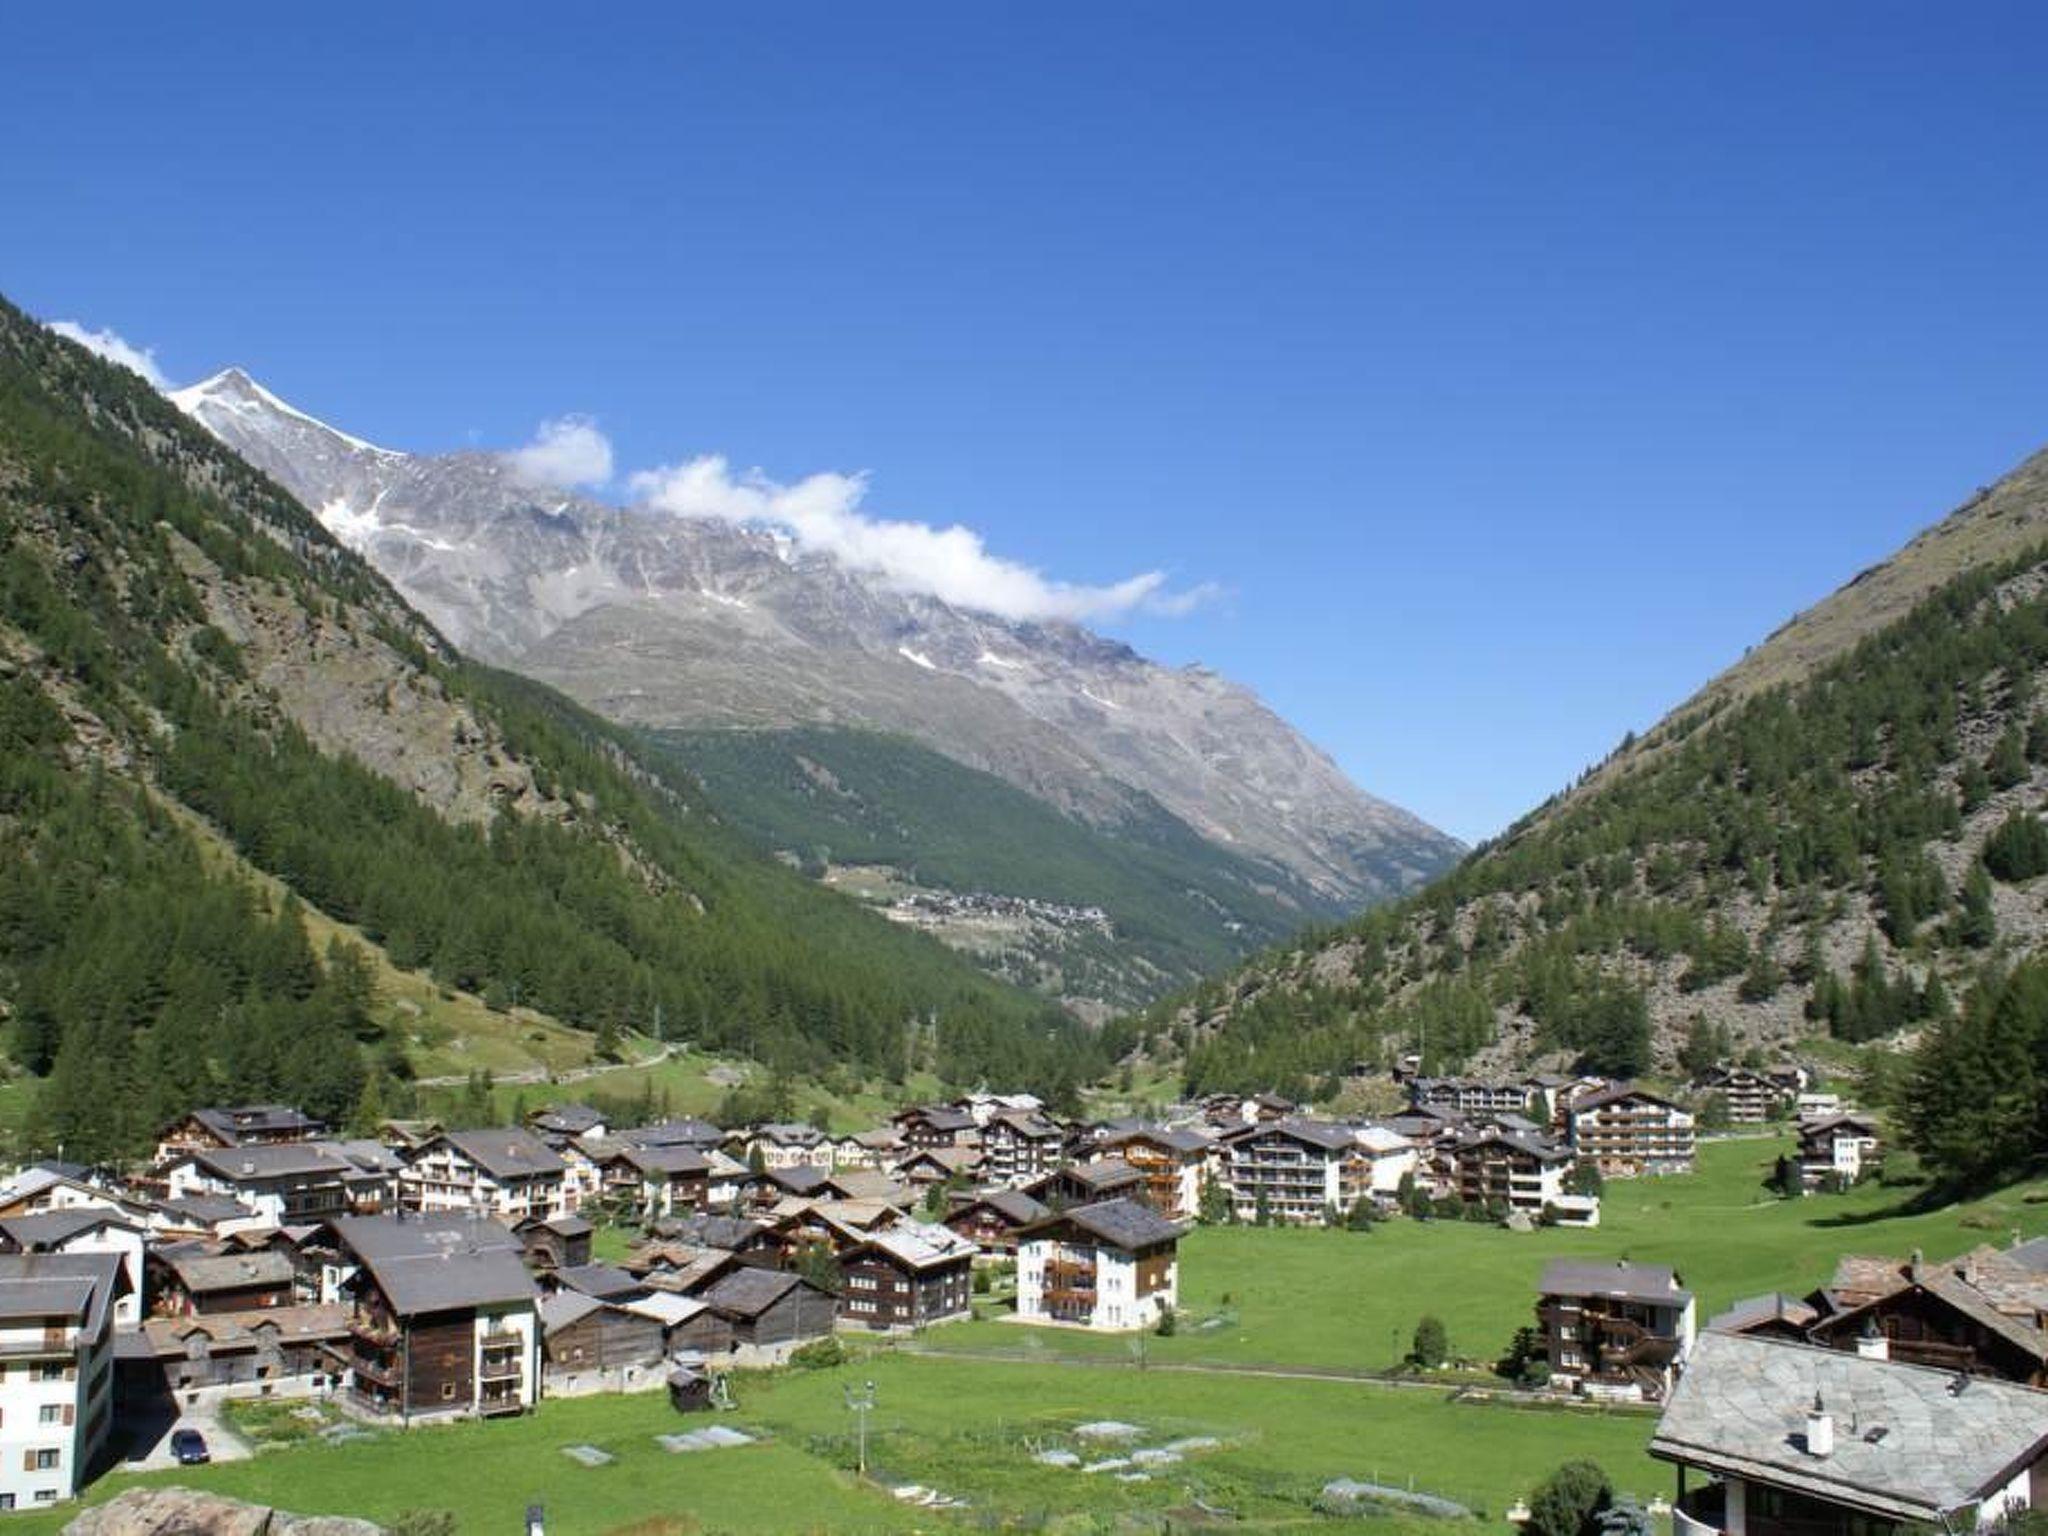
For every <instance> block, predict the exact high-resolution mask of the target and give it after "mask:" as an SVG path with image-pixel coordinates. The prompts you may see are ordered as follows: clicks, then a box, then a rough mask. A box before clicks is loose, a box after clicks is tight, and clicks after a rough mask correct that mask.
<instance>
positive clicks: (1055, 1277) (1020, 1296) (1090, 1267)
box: [1017, 1238, 1180, 1332]
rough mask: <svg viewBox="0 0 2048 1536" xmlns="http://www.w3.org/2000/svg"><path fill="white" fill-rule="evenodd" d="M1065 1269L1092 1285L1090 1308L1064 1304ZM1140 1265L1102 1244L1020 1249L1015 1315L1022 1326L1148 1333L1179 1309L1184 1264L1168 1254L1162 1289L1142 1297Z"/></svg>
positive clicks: (1039, 1244) (1040, 1241) (1047, 1241)
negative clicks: (1055, 1325) (1083, 1276)
mask: <svg viewBox="0 0 2048 1536" xmlns="http://www.w3.org/2000/svg"><path fill="white" fill-rule="evenodd" d="M1062 1264H1066V1265H1070V1266H1074V1271H1073V1272H1074V1273H1086V1274H1087V1275H1088V1276H1089V1278H1091V1279H1092V1280H1093V1290H1094V1298H1093V1304H1092V1306H1090V1307H1087V1308H1082V1309H1078V1310H1076V1309H1073V1308H1069V1307H1065V1306H1063V1305H1062V1301H1061V1291H1062V1287H1061V1283H1060V1282H1061V1278H1062V1277H1061V1275H1060V1274H1059V1273H1058V1267H1059V1266H1060V1265H1062ZM1138 1286H1139V1261H1138V1260H1137V1259H1136V1258H1134V1257H1133V1256H1132V1255H1130V1254H1128V1253H1125V1252H1123V1251H1122V1250H1121V1249H1117V1248H1111V1247H1108V1246H1106V1245H1103V1244H1080V1243H1071V1242H1059V1241H1055V1240H1053V1239H1051V1238H1036V1239H1032V1240H1030V1241H1027V1242H1025V1243H1022V1244H1020V1245H1019V1247H1018V1249H1017V1316H1018V1318H1019V1319H1020V1320H1022V1321H1024V1322H1033V1323H1067V1324H1070V1325H1072V1326H1075V1327H1082V1328H1093V1329H1097V1330H1100V1331H1103V1332H1127V1331H1130V1330H1133V1329H1138V1328H1149V1327H1151V1326H1153V1325H1154V1324H1155V1323H1157V1322H1158V1321H1159V1319H1160V1318H1161V1316H1163V1315H1164V1314H1165V1313H1167V1312H1169V1311H1171V1310H1173V1308H1174V1307H1176V1306H1178V1305H1179V1299H1180V1259H1179V1257H1178V1255H1169V1256H1168V1258H1167V1261H1166V1273H1165V1279H1164V1282H1163V1284H1157V1285H1155V1286H1154V1288H1153V1289H1152V1291H1151V1292H1150V1293H1149V1294H1146V1295H1140V1294H1139V1290H1138Z"/></svg>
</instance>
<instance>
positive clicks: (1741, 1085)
mask: <svg viewBox="0 0 2048 1536" xmlns="http://www.w3.org/2000/svg"><path fill="white" fill-rule="evenodd" d="M1801 1076H1802V1077H1803V1076H1804V1074H1803V1073H1802V1074H1801ZM1692 1086H1693V1091H1694V1092H1695V1093H1698V1094H1701V1095H1706V1094H1713V1095H1714V1096H1715V1097H1717V1098H1719V1099H1720V1101H1721V1103H1722V1104H1723V1105H1724V1106H1725V1107H1726V1109H1727V1112H1728V1123H1729V1124H1730V1125H1762V1124H1763V1123H1764V1122H1765V1121H1766V1120H1769V1119H1770V1118H1771V1116H1772V1115H1773V1114H1776V1113H1779V1112H1781V1111H1783V1110H1784V1109H1785V1108H1786V1107H1787V1106H1788V1105H1790V1104H1791V1102H1792V1096H1793V1095H1794V1094H1795V1093H1797V1092H1798V1091H1799V1089H1798V1087H1797V1086H1791V1087H1788V1086H1786V1084H1785V1083H1784V1082H1783V1081H1782V1080H1780V1079H1779V1078H1776V1077H1773V1076H1770V1075H1769V1074H1766V1073H1763V1072H1759V1071H1756V1070H1755V1069H1754V1068H1751V1067H1715V1068H1714V1069H1713V1070H1712V1071H1709V1072H1703V1073H1701V1074H1700V1075H1699V1077H1697V1078H1695V1079H1694V1080H1693V1084H1692Z"/></svg>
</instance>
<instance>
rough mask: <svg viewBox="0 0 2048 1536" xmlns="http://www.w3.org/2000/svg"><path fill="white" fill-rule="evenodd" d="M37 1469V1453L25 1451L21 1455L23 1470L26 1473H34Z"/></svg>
mask: <svg viewBox="0 0 2048 1536" xmlns="http://www.w3.org/2000/svg"><path fill="white" fill-rule="evenodd" d="M35 1469H36V1453H35V1452H34V1451H23V1452H22V1453H21V1470H22V1471H24V1472H33V1471H35Z"/></svg>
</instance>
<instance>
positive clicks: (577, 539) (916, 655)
mask: <svg viewBox="0 0 2048 1536" xmlns="http://www.w3.org/2000/svg"><path fill="white" fill-rule="evenodd" d="M172 399H173V400H174V401H175V402H176V403H177V404H178V405H179V406H180V407H181V408H182V409H183V410H185V411H186V412H187V413H188V414H189V415H191V416H192V417H194V418H195V419H196V420H198V421H199V422H201V423H202V424H204V425H205V426H206V427H207V428H208V429H209V430H210V431H212V432H213V433H215V434H216V435H217V436H218V437H220V438H221V440H222V441H224V442H225V443H227V444H228V445H229V446H231V447H233V448H234V449H235V450H236V452H238V453H239V454H241V455H242V456H243V457H245V458H247V459H248V460H249V461H250V462H251V463H253V464H255V465H257V466H258V467H260V468H261V469H263V470H264V471H265V472H266V473H268V474H270V475H271V476H273V477H274V478H275V479H277V480H278V481H279V482H280V483H281V484H283V485H285V486H286V487H287V488H289V489H290V490H292V491H293V492H294V494H295V495H297V496H298V497H299V498H300V499H301V500H302V501H304V502H305V503H306V505H307V506H308V507H310V508H311V509H313V511H314V512H315V513H316V515H317V516H318V517H319V518H320V520H321V521H322V523H323V524H324V525H325V526H326V527H327V528H328V529H329V530H330V531H332V532H333V533H334V534H335V535H336V536H337V537H338V538H340V539H341V540H342V541H343V542H345V543H346V544H348V545H349V546H350V547H351V548H354V549H357V550H359V551H361V552H362V553H363V554H364V555H365V556H366V557H367V558H368V559H369V560H370V561H371V562H372V563H373V564H374V565H375V566H376V567H377V569H378V570H379V571H380V572H381V573H382V574H383V575H385V576H386V577H387V578H388V579H389V580H390V581H391V582H392V583H393V585H394V586H395V587H396V588H397V589H398V590H399V591H400V592H401V593H402V594H403V595H404V596H405V597H406V598H407V600H408V601H410V602H411V603H412V604H414V605H415V606H416V607H417V608H418V609H419V610H420V611H421V612H422V613H424V614H425V615H426V616H427V617H428V618H429V619H431V620H432V621H433V623H434V624H435V625H436V626H437V627H438V628H439V629H440V630H441V632H442V633H443V634H445V635H447V636H448V637H449V638H450V639H451V640H453V641H454V642H455V643H456V644H457V645H458V646H460V647H462V648H463V649H464V650H465V651H468V652H470V653H472V654H475V655H477V656H479V657H481V658H483V659H485V660H488V661H491V662H494V663H497V664H500V665H505V666H509V667H511V668H513V669H515V670H517V671H520V672H522V673H525V674H526V675H529V676H532V677H536V678H539V679H541V680H543V681H546V682H549V683H552V684H554V685H556V686H558V687H561V688H563V689H564V690H565V691H567V692H568V693H570V694H571V695H572V696H574V697H576V698H577V699H579V700H580V701H582V702H583V703H585V704H587V705H589V706H590V707H592V708H595V709H597V710H598V711H599V712H600V713H602V714H605V715H606V716H608V717H609V718H612V719H615V720H619V721H623V722H627V723H631V724H636V725H644V726H656V727H695V728H702V727H706V726H712V727H725V726H734V727H750V728H783V727H795V726H812V725H833V726H858V727H864V728H870V729H876V730H882V731H889V732H897V733H901V734H904V735H907V736H910V737H912V738H914V739H917V740H919V741H922V742H924V743H925V744H926V745H928V746H930V747H932V748H934V749H935V750H938V751H940V752H943V753H945V754H946V755H948V756H951V757H953V758H954V759H955V760H956V761H959V762H962V763H965V764H966V765H968V766H969V767H973V768H977V769H980V770H983V771H986V772H990V773H994V774H997V775H999V776H1000V777H1002V778H1004V779H1006V780H1008V781H1009V782H1011V783H1012V784H1015V785H1017V786H1018V787H1020V788H1022V789H1024V790H1026V791H1027V792H1028V793H1031V794H1033V795H1035V796H1037V797H1039V798H1041V799H1043V800H1045V801H1047V802H1048V803H1050V804H1052V805H1053V806H1055V807H1057V808H1058V809H1059V810H1061V811H1062V812H1064V813H1066V814H1068V815H1071V816H1075V817H1077V818H1080V819H1082V820H1084V821H1086V822H1088V823H1090V824H1092V825H1097V826H1104V827H1112V828H1113V827H1116V826H1118V825H1120V824H1123V823H1125V822H1128V821H1129V820H1131V819H1132V818H1134V817H1143V816H1147V815H1149V814H1151V811H1152V807H1153V803H1154V802H1156V804H1157V805H1160V806H1164V807H1165V808H1166V809H1167V810H1168V811H1169V812H1170V813H1172V814H1173V815H1174V816H1177V817H1179V818H1180V819H1181V820H1182V821H1184V822H1186V823H1187V824H1188V825H1189V826H1191V827H1192V828H1194V829H1195V830H1196V831H1197V832H1199V833H1200V834H1201V835H1202V836H1204V837H1206V838H1209V839H1210V840H1212V841H1214V842H1215V843H1217V844H1218V845H1220V846H1222V847H1224V848H1226V849H1228V850H1230V851H1231V852H1232V853H1233V854H1234V855H1236V856H1238V857H1240V858H1244V859H1247V860H1251V861H1254V862H1255V863H1258V864H1262V865H1264V866H1265V867H1266V868H1267V869H1268V870H1269V871H1270V873H1271V885H1272V894H1275V895H1277V896H1279V897H1281V898H1283V899H1297V900H1298V901H1299V903H1300V905H1301V907H1302V910H1303V915H1304V918H1306V917H1308V916H1311V915H1318V909H1327V908H1330V907H1333V906H1335V907H1356V906H1357V905H1359V904H1362V903H1364V902H1368V901H1372V900H1377V899H1381V898H1384V897H1386V896H1390V895H1396V894H1399V893H1400V892H1402V891H1405V890H1408V889H1412V888H1413V887H1415V886H1416V885H1418V884H1419V883H1421V882H1422V881H1423V880H1425V879H1426V878H1428V877H1429V876H1430V875H1432V874H1434V873H1436V872H1438V871H1439V870H1441V869H1442V868H1444V867H1445V866H1446V865H1447V864H1448V863H1449V862H1451V861H1452V860H1453V859H1455V858H1456V857H1457V856H1458V855H1459V853H1460V852H1461V849H1460V848H1459V846H1458V845H1457V844H1456V843H1455V842H1454V841H1453V840H1452V839H1450V838H1448V837H1447V836H1445V835H1444V834H1442V833H1440V832H1437V831H1436V830H1435V829H1433V828H1430V827H1429V826H1427V825H1426V824H1424V823H1423V822H1421V821H1420V820H1419V819H1417V818H1416V817H1414V816H1412V815H1410V814H1409V813H1407V812H1405V811H1402V810H1400V809H1399V808H1397V807H1394V806H1391V805H1388V804H1387V803H1385V802H1383V801H1380V800H1377V799H1375V798H1373V797H1372V796H1370V795H1367V794H1365V793H1363V792H1362V791H1360V790H1358V789H1357V788H1356V787H1355V786H1353V785H1352V784H1351V783H1350V781H1349V780H1348V779H1347V778H1346V777H1345V776H1344V774H1343V773H1342V772H1341V771H1340V770H1339V769H1338V768H1337V767H1336V765H1335V764H1334V763H1333V762H1331V760H1330V759H1329V758H1328V757H1327V756H1326V755H1325V754H1323V753H1322V752H1320V751H1319V750H1317V749H1316V748H1315V747H1314V746H1312V745H1311V744H1310V743H1308V742H1307V741H1305V740H1304V739H1303V738H1302V737H1301V736H1300V735H1299V734H1298V733H1296V732H1295V731H1293V730H1292V729H1291V728H1290V727H1288V726H1287V725H1286V723H1285V722H1284V721H1282V720H1280V719H1279V717H1277V716H1276V715H1274V714H1273V713H1272V711H1271V710H1269V709H1268V708H1267V707H1266V706H1265V705H1264V704H1262V703H1261V702H1260V701H1259V700H1258V699H1257V697H1256V696H1254V695H1253V694H1251V693H1250V692H1249V691H1247V690H1245V689H1243V688H1241V687H1239V686H1237V685H1235V684H1233V683H1230V682H1228V681H1227V680H1225V679H1223V678H1221V677H1219V676H1217V675H1216V674H1215V673H1213V672H1211V671H1208V670H1207V669H1204V668H1200V667H1184V668H1167V667H1162V666H1159V665H1157V664H1155V663H1153V662H1150V661H1148V660H1146V659H1145V658H1143V657H1141V656H1139V655H1138V654H1137V653H1136V652H1134V651H1133V650H1131V649H1130V648H1129V647H1128V646H1125V645H1122V644H1120V643H1118V642H1116V641H1113V640H1108V639H1104V638H1102V637H1100V636H1097V635H1094V634H1092V633H1090V632H1088V631H1087V630H1085V629H1082V628H1080V627H1078V626H1075V625H1071V624H1066V623H1019V622H1013V621H1009V620H1005V619H1000V618H997V617H995V616H993V615H988V614H982V613H975V612H970V611H967V610H964V609H960V608H956V607H953V606H951V605H948V604H946V603H943V602H940V601H938V600H937V599H935V598H931V597H927V596H922V595H919V594H915V593H909V592H903V591H898V590H895V589H892V588H891V587H890V586H888V585H887V584H886V583H884V582H882V581H880V580H878V579H875V578H872V577H869V576H866V575H864V574H862V573H860V572H856V571H852V570H849V569H848V568H846V567H845V566H843V565H841V564H840V563H839V562H838V561H837V560H835V559H833V558H831V557H828V556H825V555H819V554H806V553H803V552H800V551H798V550H796V549H795V548H794V547H793V546H792V545H791V543H790V541H789V540H788V539H787V538H785V537H783V536H781V535H780V534H778V533H777V532H775V531H773V530H771V529H761V528H753V527H739V526H733V525H730V524H726V523H723V522H714V521H710V520H704V519H679V518H674V517H670V516H666V515H663V514H658V513H650V512H645V511H639V510H634V509H629V508H620V507H615V506H611V505H608V504H606V503H603V502H599V501H595V500H592V499H589V498H586V497H580V496H575V495H570V494H566V493H562V492H559V491H553V490H548V489H546V488H543V487H539V486H536V485H534V484H533V483H531V482H530V481H528V480H526V479H524V478H522V475H521V473H520V472H519V470H518V469H517V468H516V467H515V466H514V463H513V462H512V461H511V460H509V459H507V458H505V457H501V456H497V455H490V454H478V453H458V454H450V455H445V456H438V457H430V456H419V455H411V454H405V453H398V452H394V451H393V450H390V449H386V448H380V447H378V446H376V445H374V444H370V443H367V442H365V441H363V440H362V439H360V438H356V437H353V436H351V435H350V434H348V433H346V432H343V431H340V430H339V429H336V428H333V427H330V426H327V425H326V424H324V423H321V422H318V421H316V420H315V419H313V418H312V417H309V416H307V415H305V414H304V413H303V412H300V411H298V410H296V409H295V408H293V407H291V406H289V405H287V404H286V403H285V402H284V401H282V400H281V399H279V398H278V397H277V396H275V395H273V394H271V393H270V392H269V391H268V390H266V389H264V388H263V387H262V386H261V385H259V384H257V383H256V382H255V381H254V380H252V379H250V378H249V377H248V375H246V374H245V373H242V372H240V371H239V370H233V369H230V370H228V371H226V372H223V373H221V374H218V375H216V376H215V377H213V378H211V379H209V380H206V381H205V382H204V383H201V384H198V385H195V386H193V387H192V388H190V389H187V390H181V391H177V392H175V393H174V394H173V396H172Z"/></svg>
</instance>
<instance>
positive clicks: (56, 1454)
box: [35, 1449, 64, 1472]
mask: <svg viewBox="0 0 2048 1536" xmlns="http://www.w3.org/2000/svg"><path fill="white" fill-rule="evenodd" d="M63 1455H64V1453H63V1452H62V1451H52V1450H47V1449H46V1450H40V1451H37V1452H36V1465H35V1470H36V1471H38V1472H54V1471H56V1470H57V1463H58V1461H59V1460H61V1459H62V1457H63Z"/></svg>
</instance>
